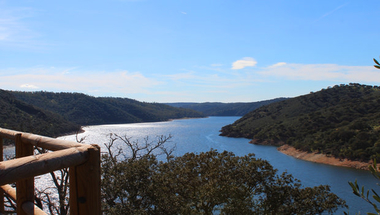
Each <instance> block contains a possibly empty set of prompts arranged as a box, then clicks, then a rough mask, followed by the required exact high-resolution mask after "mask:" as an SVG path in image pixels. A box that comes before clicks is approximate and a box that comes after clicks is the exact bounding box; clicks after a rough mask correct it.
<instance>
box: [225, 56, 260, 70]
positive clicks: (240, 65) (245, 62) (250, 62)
mask: <svg viewBox="0 0 380 215" xmlns="http://www.w3.org/2000/svg"><path fill="white" fill-rule="evenodd" d="M256 64H257V62H256V60H255V59H253V58H251V57H245V58H243V59H242V60H237V61H235V62H233V63H232V68H231V69H244V68H245V67H253V66H255V65H256Z"/></svg>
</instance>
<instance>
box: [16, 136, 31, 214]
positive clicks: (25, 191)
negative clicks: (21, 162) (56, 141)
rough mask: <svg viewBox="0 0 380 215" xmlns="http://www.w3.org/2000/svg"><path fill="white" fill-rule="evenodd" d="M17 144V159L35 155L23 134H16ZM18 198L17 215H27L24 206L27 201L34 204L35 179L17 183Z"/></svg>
mask: <svg viewBox="0 0 380 215" xmlns="http://www.w3.org/2000/svg"><path fill="white" fill-rule="evenodd" d="M15 142H16V158H21V157H24V156H29V155H33V151H34V148H33V145H31V144H24V143H23V142H22V140H21V133H18V134H16V136H15ZM16 197H17V201H16V204H17V210H16V211H17V214H18V215H26V213H25V212H24V210H23V209H22V204H23V203H24V202H27V201H29V202H32V203H34V177H31V178H28V179H24V180H19V181H17V182H16Z"/></svg>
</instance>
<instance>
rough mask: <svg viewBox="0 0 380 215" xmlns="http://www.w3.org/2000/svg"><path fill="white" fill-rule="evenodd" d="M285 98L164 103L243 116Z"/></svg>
mask: <svg viewBox="0 0 380 215" xmlns="http://www.w3.org/2000/svg"><path fill="white" fill-rule="evenodd" d="M285 99H286V98H277V99H271V100H265V101H259V102H236V103H221V102H204V103H191V102H188V103H184V102H178V103H166V104H168V105H170V106H173V107H182V108H189V109H192V110H196V111H199V112H202V113H203V114H205V115H207V116H244V115H245V114H247V113H249V112H251V111H253V110H255V109H257V108H259V107H261V106H264V105H268V104H271V103H274V102H279V101H283V100H285Z"/></svg>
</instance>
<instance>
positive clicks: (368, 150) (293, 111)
mask: <svg viewBox="0 0 380 215" xmlns="http://www.w3.org/2000/svg"><path fill="white" fill-rule="evenodd" d="M221 132H222V133H221V135H223V136H230V137H246V138H251V139H253V140H252V142H253V143H257V144H271V145H281V144H284V143H287V144H289V145H291V146H294V147H295V148H297V149H301V150H304V151H309V152H312V151H318V152H321V153H324V154H327V155H332V156H334V157H337V158H348V159H351V160H362V161H368V160H370V159H373V158H377V160H380V88H379V87H373V86H367V85H360V84H349V85H339V86H338V85H336V86H334V87H331V88H328V89H322V90H321V91H319V92H316V93H310V94H308V95H303V96H299V97H296V98H291V99H287V100H285V101H281V102H277V103H273V104H269V105H267V106H263V107H260V108H258V109H256V110H254V111H252V112H250V113H248V114H246V115H245V116H243V117H242V118H241V119H239V120H237V121H236V122H235V123H233V124H231V125H228V126H225V127H223V128H222V130H221Z"/></svg>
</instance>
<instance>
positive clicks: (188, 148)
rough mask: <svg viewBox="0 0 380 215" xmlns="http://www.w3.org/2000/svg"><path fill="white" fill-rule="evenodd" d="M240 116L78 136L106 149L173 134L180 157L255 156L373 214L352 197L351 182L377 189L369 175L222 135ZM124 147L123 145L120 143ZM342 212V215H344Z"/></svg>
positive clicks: (106, 128) (99, 129) (100, 129)
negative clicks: (116, 139)
mask: <svg viewBox="0 0 380 215" xmlns="http://www.w3.org/2000/svg"><path fill="white" fill-rule="evenodd" d="M238 118H239V117H209V118H201V119H184V120H173V121H169V122H156V123H134V124H122V125H98V126H90V127H85V128H84V130H85V132H84V133H82V134H80V135H79V137H86V140H85V142H86V143H91V144H98V145H100V146H101V147H104V143H106V142H108V141H109V136H108V135H109V134H110V133H115V134H118V135H121V136H127V137H130V138H131V140H132V141H133V140H134V141H136V140H138V141H139V142H140V143H141V142H144V138H146V137H147V136H148V137H149V139H150V140H152V141H154V139H155V137H156V136H158V135H166V136H168V135H172V136H173V138H172V139H171V140H170V142H168V143H167V147H171V146H174V145H176V150H175V152H174V155H176V156H180V155H183V154H185V153H187V152H203V151H208V150H210V149H216V150H218V151H220V152H221V151H223V150H227V151H232V152H234V153H235V154H236V155H246V154H248V153H254V154H255V155H256V157H258V158H263V159H265V160H268V161H269V162H270V163H271V164H272V165H273V166H274V168H276V169H278V170H279V172H280V173H281V172H283V171H287V172H288V173H290V174H292V175H293V176H294V177H295V178H297V179H299V180H301V182H302V185H304V186H317V185H321V184H324V185H330V186H331V190H332V191H333V192H334V193H335V194H337V195H338V196H340V197H341V198H343V199H345V200H346V201H347V204H348V205H349V206H350V212H351V213H350V214H355V213H357V212H359V211H360V212H361V214H365V213H364V212H372V210H373V209H372V208H371V206H369V205H368V204H367V203H365V202H364V200H362V199H360V198H359V197H356V196H355V195H353V194H352V191H351V188H350V186H349V185H348V181H355V179H357V180H358V181H359V182H360V184H361V185H365V187H366V188H375V189H378V187H376V186H375V184H376V183H377V181H376V179H375V178H374V177H373V176H372V175H371V174H370V173H369V172H368V171H363V170H355V169H351V168H345V167H335V166H329V165H325V164H317V163H313V162H308V161H303V160H298V159H295V158H293V157H290V156H287V155H284V154H282V153H280V152H278V151H277V149H276V147H273V146H260V145H253V144H249V143H248V142H249V140H248V139H245V138H229V137H222V136H219V133H220V132H219V130H220V129H221V127H223V126H224V125H227V124H231V123H233V122H234V121H236V120H237V119H238ZM62 138H63V139H68V140H75V136H74V135H71V136H65V137H62ZM118 144H121V143H118ZM342 213H343V212H342V211H339V214H342Z"/></svg>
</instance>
